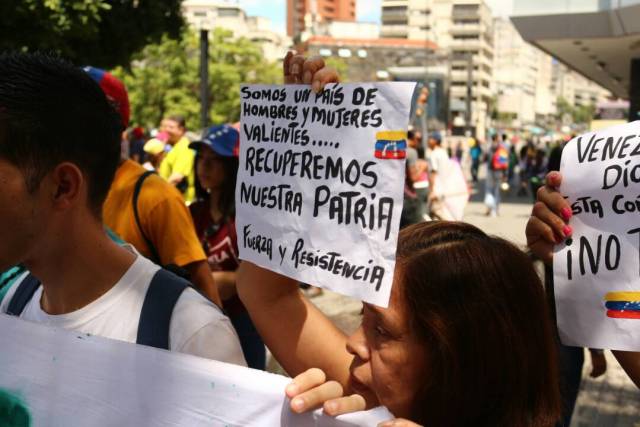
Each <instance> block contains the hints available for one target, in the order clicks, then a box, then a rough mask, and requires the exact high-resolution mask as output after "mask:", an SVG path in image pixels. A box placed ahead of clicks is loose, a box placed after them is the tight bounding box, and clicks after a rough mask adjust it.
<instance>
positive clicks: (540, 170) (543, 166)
mask: <svg viewBox="0 0 640 427" xmlns="http://www.w3.org/2000/svg"><path fill="white" fill-rule="evenodd" d="M546 154H547V153H546V152H545V150H544V148H542V147H538V148H537V149H536V150H535V154H534V157H533V159H532V161H531V163H530V168H529V185H530V186H531V197H532V198H533V203H535V201H536V194H537V193H538V189H539V188H540V187H542V186H543V185H544V177H545V175H546V174H547V156H546Z"/></svg>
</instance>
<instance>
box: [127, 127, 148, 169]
mask: <svg viewBox="0 0 640 427" xmlns="http://www.w3.org/2000/svg"><path fill="white" fill-rule="evenodd" d="M144 137H145V135H144V129H143V128H142V127H140V126H136V127H134V128H133V129H132V130H131V132H129V158H130V159H131V160H133V161H134V162H137V163H140V164H142V163H143V162H144Z"/></svg>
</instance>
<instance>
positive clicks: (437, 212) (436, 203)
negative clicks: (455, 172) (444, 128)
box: [427, 132, 453, 221]
mask: <svg viewBox="0 0 640 427" xmlns="http://www.w3.org/2000/svg"><path fill="white" fill-rule="evenodd" d="M428 146H429V150H428V151H427V162H428V165H429V216H431V217H432V218H437V219H440V220H443V221H452V220H453V215H451V213H450V212H449V210H448V209H447V207H446V205H445V204H444V201H443V200H442V199H441V197H440V196H439V191H440V189H439V188H438V185H442V180H441V178H442V176H441V175H439V174H443V173H444V171H445V169H446V168H447V167H448V165H449V156H448V155H447V152H446V151H445V149H444V148H442V135H440V132H432V133H431V134H430V135H429V141H428ZM438 178H440V180H438Z"/></svg>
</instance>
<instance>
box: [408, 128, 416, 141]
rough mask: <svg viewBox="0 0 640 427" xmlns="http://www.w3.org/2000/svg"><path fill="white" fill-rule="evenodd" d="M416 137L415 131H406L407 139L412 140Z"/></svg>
mask: <svg viewBox="0 0 640 427" xmlns="http://www.w3.org/2000/svg"><path fill="white" fill-rule="evenodd" d="M415 137H416V131H415V130H413V129H411V130H409V131H407V139H409V140H412V139H413V138H415Z"/></svg>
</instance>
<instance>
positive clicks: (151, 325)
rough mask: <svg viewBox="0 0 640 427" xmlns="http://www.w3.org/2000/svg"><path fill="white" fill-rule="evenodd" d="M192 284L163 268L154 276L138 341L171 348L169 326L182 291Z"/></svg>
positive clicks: (140, 322)
mask: <svg viewBox="0 0 640 427" xmlns="http://www.w3.org/2000/svg"><path fill="white" fill-rule="evenodd" d="M189 286H190V283H189V282H187V281H186V280H184V279H182V278H180V277H178V276H176V275H175V274H173V273H171V272H169V271H167V270H165V269H163V268H161V269H160V270H158V272H157V273H156V274H155V275H154V276H153V279H152V280H151V284H150V285H149V289H148V290H147V295H146V296H145V298H144V303H143V304H142V311H141V312H140V321H139V323H138V337H137V339H136V342H137V343H138V344H142V345H148V346H150V347H156V348H161V349H165V350H169V326H170V325H171V315H172V314H173V308H174V307H175V305H176V303H177V302H178V298H180V295H182V292H184V290H185V289H186V288H188V287H189Z"/></svg>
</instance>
